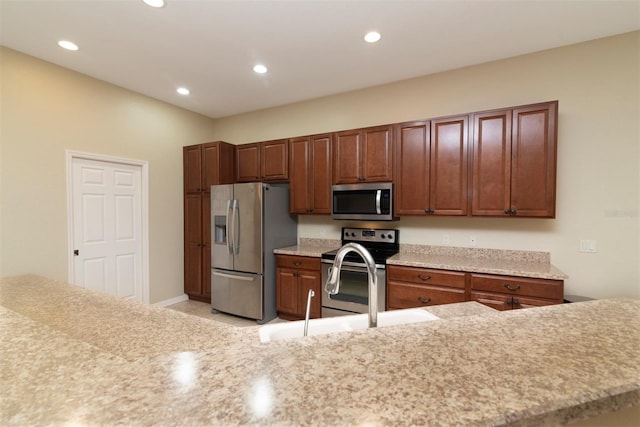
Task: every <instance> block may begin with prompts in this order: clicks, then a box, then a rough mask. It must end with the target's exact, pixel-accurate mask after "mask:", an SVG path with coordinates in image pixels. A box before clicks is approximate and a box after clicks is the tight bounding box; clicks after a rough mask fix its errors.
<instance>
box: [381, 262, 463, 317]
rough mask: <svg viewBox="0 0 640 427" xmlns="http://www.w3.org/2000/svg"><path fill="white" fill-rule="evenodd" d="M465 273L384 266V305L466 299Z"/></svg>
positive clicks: (420, 304) (421, 304) (423, 304)
mask: <svg viewBox="0 0 640 427" xmlns="http://www.w3.org/2000/svg"><path fill="white" fill-rule="evenodd" d="M465 289H466V273H462V272H453V271H444V270H433V269H425V268H415V267H401V266H395V265H388V266H387V309H388V310H394V309H401V308H414V307H426V306H429V305H439V304H451V303H455V302H464V301H466V297H465Z"/></svg>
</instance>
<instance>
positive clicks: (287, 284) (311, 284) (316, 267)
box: [276, 255, 322, 320]
mask: <svg viewBox="0 0 640 427" xmlns="http://www.w3.org/2000/svg"><path fill="white" fill-rule="evenodd" d="M310 289H311V290H313V291H314V292H315V296H314V297H313V298H312V299H311V307H310V310H309V316H310V317H311V318H317V317H320V316H321V306H322V301H321V298H322V297H321V283H320V258H314V257H303V256H291V255H276V310H277V311H278V315H279V317H280V318H281V319H286V320H299V319H304V317H305V314H306V309H307V295H308V293H309V290H310Z"/></svg>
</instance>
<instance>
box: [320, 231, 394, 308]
mask: <svg viewBox="0 0 640 427" xmlns="http://www.w3.org/2000/svg"><path fill="white" fill-rule="evenodd" d="M399 235H400V232H399V230H392V229H371V228H348V227H343V228H342V244H343V245H345V244H347V243H351V242H355V243H359V244H361V245H362V246H364V247H365V248H366V249H367V250H368V251H369V252H370V253H371V256H372V257H373V260H374V261H375V263H376V275H377V278H378V311H385V306H386V283H387V282H386V278H387V272H386V268H387V258H389V257H391V256H393V255H395V254H396V253H398V250H399V249H400V243H399ZM337 251H338V250H337V249H336V250H334V251H331V252H326V253H324V254H322V317H332V316H342V315H346V314H353V313H367V312H368V304H369V290H368V280H367V268H366V265H365V263H364V260H363V259H362V257H361V256H360V255H358V254H357V253H355V252H351V253H349V254H347V256H346V257H345V258H344V262H343V263H342V271H341V273H340V291H339V292H338V293H337V294H336V295H331V296H329V294H328V293H327V292H325V291H324V284H325V283H326V282H327V278H328V277H329V268H331V265H332V264H333V260H334V259H335V255H336V252H337Z"/></svg>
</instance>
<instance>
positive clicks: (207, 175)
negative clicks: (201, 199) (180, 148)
mask: <svg viewBox="0 0 640 427" xmlns="http://www.w3.org/2000/svg"><path fill="white" fill-rule="evenodd" d="M219 171H220V145H219V144H218V143H209V144H204V145H203V146H202V181H203V187H202V188H203V191H206V192H210V191H211V186H212V185H214V184H219V183H220V180H219V178H218V177H219Z"/></svg>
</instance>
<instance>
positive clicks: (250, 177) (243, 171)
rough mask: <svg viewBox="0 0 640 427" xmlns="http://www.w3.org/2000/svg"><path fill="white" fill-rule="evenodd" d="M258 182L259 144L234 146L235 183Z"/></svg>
mask: <svg viewBox="0 0 640 427" xmlns="http://www.w3.org/2000/svg"><path fill="white" fill-rule="evenodd" d="M255 181H260V144H259V143H257V142H254V143H252V144H242V145H236V182H255Z"/></svg>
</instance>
